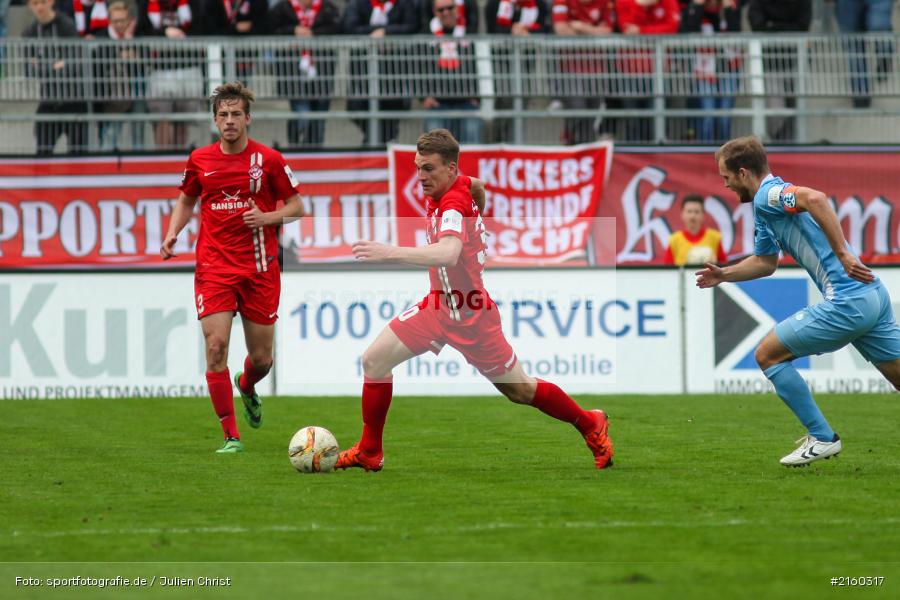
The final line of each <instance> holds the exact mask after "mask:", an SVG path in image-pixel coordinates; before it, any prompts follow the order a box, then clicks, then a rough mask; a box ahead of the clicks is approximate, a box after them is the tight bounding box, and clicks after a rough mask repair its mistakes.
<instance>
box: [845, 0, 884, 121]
mask: <svg viewBox="0 0 900 600" xmlns="http://www.w3.org/2000/svg"><path fill="white" fill-rule="evenodd" d="M893 9H894V0H837V3H836V4H835V11H836V16H837V22H838V26H839V27H840V28H841V32H842V33H848V34H859V33H876V32H880V33H889V32H891V31H893V29H894V27H893V23H892V21H891V19H892V16H893V15H892V12H893ZM867 46H868V45H867V44H866V42H865V41H864V40H860V39H855V40H852V41H848V42H847V60H848V61H849V63H850V88H851V90H852V91H853V106H854V107H856V108H869V107H870V106H871V105H872V97H871V95H870V94H871V87H870V82H869V65H868V55H869V50H868V47H867ZM874 49H875V71H876V74H875V78H876V79H878V80H879V81H884V80H885V79H886V78H887V75H888V73H889V72H890V70H891V66H892V64H891V63H892V61H891V58H892V56H893V54H894V45H893V44H892V43H890V42H888V41H885V42H876V43H875V48H874Z"/></svg>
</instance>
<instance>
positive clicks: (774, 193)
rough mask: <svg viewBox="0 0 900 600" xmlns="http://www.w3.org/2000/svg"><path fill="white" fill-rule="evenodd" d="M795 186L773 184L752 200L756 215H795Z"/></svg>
mask: <svg viewBox="0 0 900 600" xmlns="http://www.w3.org/2000/svg"><path fill="white" fill-rule="evenodd" d="M796 190H797V186H795V185H791V184H790V183H774V184H772V185H770V186H768V187H767V188H766V189H764V190H760V191H761V193H759V194H757V195H756V197H755V198H754V199H753V203H754V205H755V206H754V208H755V209H756V214H757V215H765V216H777V217H784V216H792V215H795V214H797V199H796V198H795V197H794V192H795V191H796Z"/></svg>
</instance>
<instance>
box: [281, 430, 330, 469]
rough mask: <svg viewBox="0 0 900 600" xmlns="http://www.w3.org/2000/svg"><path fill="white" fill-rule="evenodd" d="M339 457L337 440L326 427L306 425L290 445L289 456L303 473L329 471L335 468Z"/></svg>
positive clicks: (296, 467)
mask: <svg viewBox="0 0 900 600" xmlns="http://www.w3.org/2000/svg"><path fill="white" fill-rule="evenodd" d="M337 457H338V443H337V440H336V439H334V435H332V434H331V432H330V431H328V430H327V429H325V428H324V427H315V426H312V425H311V426H309V427H304V428H303V429H301V430H300V431H298V432H297V433H295V434H294V437H292V438H291V443H290V445H289V446H288V458H290V459H291V464H292V465H294V468H295V469H297V470H298V471H300V472H301V473H318V472H323V473H327V472H328V471H331V470H333V469H334V463H336V462H337Z"/></svg>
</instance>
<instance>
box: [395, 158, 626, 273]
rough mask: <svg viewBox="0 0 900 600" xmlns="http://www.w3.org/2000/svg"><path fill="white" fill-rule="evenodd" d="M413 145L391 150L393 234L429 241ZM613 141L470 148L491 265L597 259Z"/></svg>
mask: <svg viewBox="0 0 900 600" xmlns="http://www.w3.org/2000/svg"><path fill="white" fill-rule="evenodd" d="M415 155H416V148H415V146H392V147H390V148H389V151H388V159H389V172H390V178H391V179H390V185H391V198H392V199H393V201H394V202H395V203H396V204H395V211H394V214H395V215H396V217H397V219H396V235H395V240H396V241H397V243H398V244H399V245H401V246H421V245H423V244H425V225H426V223H425V220H424V219H423V218H422V217H424V216H425V214H426V206H425V196H424V194H423V193H422V186H421V185H420V183H419V181H418V178H417V176H416V164H415ZM612 157H613V145H612V142H600V143H596V144H586V145H582V146H571V147H547V146H543V147H530V146H466V148H465V151H464V152H462V153H461V154H460V158H459V169H460V172H461V173H463V174H465V175H469V176H471V177H477V178H478V179H481V180H482V181H484V184H485V188H486V194H485V195H486V200H487V201H486V206H485V211H484V218H485V226H486V229H487V232H488V236H487V244H488V264H489V265H490V264H495V265H507V266H512V265H516V266H526V265H534V266H537V265H566V266H579V265H587V264H592V263H593V256H594V252H593V247H594V244H595V242H594V239H593V237H594V234H595V231H597V228H596V223H595V219H594V218H595V217H596V216H597V212H598V210H599V206H600V199H601V197H602V196H603V190H604V186H605V184H606V180H607V177H608V176H609V171H610V166H611V164H612Z"/></svg>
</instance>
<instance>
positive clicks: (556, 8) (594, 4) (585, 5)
mask: <svg viewBox="0 0 900 600" xmlns="http://www.w3.org/2000/svg"><path fill="white" fill-rule="evenodd" d="M614 9H615V7H614V3H613V1H612V0H591V1H589V2H581V0H553V22H554V23H564V22H568V21H581V22H583V23H587V24H588V25H593V26H594V27H599V26H600V25H606V26H608V27H611V28H613V29H615V26H616V16H615V10H614Z"/></svg>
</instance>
